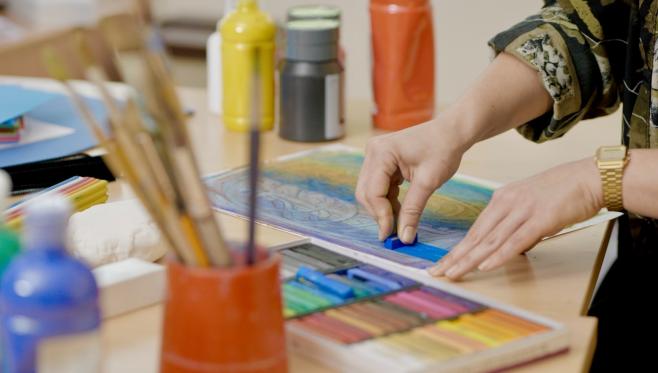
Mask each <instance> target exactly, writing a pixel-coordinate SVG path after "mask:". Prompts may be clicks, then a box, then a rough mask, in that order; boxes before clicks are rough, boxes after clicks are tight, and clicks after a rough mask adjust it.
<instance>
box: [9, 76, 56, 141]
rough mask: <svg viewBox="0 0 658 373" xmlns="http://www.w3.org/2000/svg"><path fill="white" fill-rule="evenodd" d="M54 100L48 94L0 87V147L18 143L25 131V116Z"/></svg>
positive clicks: (15, 87)
mask: <svg viewBox="0 0 658 373" xmlns="http://www.w3.org/2000/svg"><path fill="white" fill-rule="evenodd" d="M52 98H53V97H52V95H51V94H49V93H47V92H40V91H34V90H29V89H25V88H22V87H19V86H11V85H0V102H2V106H0V145H1V144H12V143H18V142H19V141H20V140H21V133H22V132H23V130H24V129H25V120H26V119H25V115H27V114H28V113H29V112H30V111H32V110H34V109H36V108H38V107H39V106H41V105H42V104H44V103H46V102H47V101H49V100H51V99H52ZM0 149H2V147H1V146H0Z"/></svg>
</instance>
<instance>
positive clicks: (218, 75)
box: [206, 0, 236, 115]
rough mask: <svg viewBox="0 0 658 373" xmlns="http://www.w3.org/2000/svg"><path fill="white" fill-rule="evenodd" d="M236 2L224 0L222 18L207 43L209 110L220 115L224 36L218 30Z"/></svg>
mask: <svg viewBox="0 0 658 373" xmlns="http://www.w3.org/2000/svg"><path fill="white" fill-rule="evenodd" d="M235 3H236V2H235V0H224V11H223V15H222V19H220V20H219V21H218V22H217V27H216V28H215V32H213V33H212V35H210V37H209V38H208V42H207V43H206V69H207V75H206V76H207V83H206V85H207V87H206V90H207V93H208V110H210V112H211V113H213V114H218V115H219V114H221V113H222V38H221V36H220V35H219V31H218V30H219V25H220V24H221V23H222V21H223V20H224V18H226V15H227V14H228V13H230V12H232V11H233V10H234V9H235Z"/></svg>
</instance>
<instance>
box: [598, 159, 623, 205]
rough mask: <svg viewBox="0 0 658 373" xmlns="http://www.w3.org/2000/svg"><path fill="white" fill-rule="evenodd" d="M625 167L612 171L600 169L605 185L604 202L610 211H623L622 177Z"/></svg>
mask: <svg viewBox="0 0 658 373" xmlns="http://www.w3.org/2000/svg"><path fill="white" fill-rule="evenodd" d="M623 170H624V169H623V167H618V168H611V169H599V172H600V173H601V181H602V185H603V202H604V203H605V206H606V208H607V209H608V210H609V211H622V210H623V209H624V204H623V201H622V191H621V185H622V176H623Z"/></svg>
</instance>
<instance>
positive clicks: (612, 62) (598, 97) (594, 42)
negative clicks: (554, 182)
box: [489, 0, 631, 142]
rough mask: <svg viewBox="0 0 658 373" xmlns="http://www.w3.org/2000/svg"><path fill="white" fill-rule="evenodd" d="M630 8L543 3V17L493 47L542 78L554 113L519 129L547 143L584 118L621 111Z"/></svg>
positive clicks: (581, 1)
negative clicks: (621, 83)
mask: <svg viewBox="0 0 658 373" xmlns="http://www.w3.org/2000/svg"><path fill="white" fill-rule="evenodd" d="M630 8H631V5H629V4H628V2H626V1H623V0H617V1H615V0H595V1H586V0H564V1H561V0H558V1H555V0H553V1H545V2H544V7H543V8H542V9H541V11H540V12H539V13H538V14H536V15H533V16H530V17H528V18H527V19H525V20H524V21H522V22H520V23H518V24H517V25H515V26H513V27H511V28H510V29H508V30H506V31H503V32H501V33H500V34H498V35H496V36H495V37H494V38H493V39H491V40H490V41H489V45H490V47H491V48H492V49H493V50H494V52H495V53H496V54H498V53H500V52H506V53H509V54H511V55H513V56H516V57H517V58H519V59H521V60H522V61H524V62H525V63H527V64H528V65H530V66H531V67H533V68H534V69H536V70H537V71H538V72H539V73H540V75H541V78H542V81H543V83H544V86H545V88H546V90H547V91H548V93H549V94H550V95H551V97H552V98H553V102H554V103H553V109H552V110H551V111H550V112H548V113H546V114H545V115H543V116H541V117H539V118H536V119H534V120H532V121H530V122H529V123H526V124H524V125H522V126H520V127H519V128H518V131H519V132H520V133H521V134H522V135H523V136H525V137H526V138H528V139H530V140H532V141H536V142H543V141H546V140H550V139H554V138H558V137H560V136H562V135H564V134H565V133H566V132H567V131H568V130H569V129H570V128H571V127H572V126H573V125H574V124H576V123H577V122H578V121H579V120H581V119H584V118H591V117H595V116H600V115H605V114H609V113H611V112H613V111H615V110H616V108H617V107H618V105H619V97H620V90H619V86H618V84H619V83H620V82H621V77H622V74H623V69H624V58H625V55H626V46H627V43H626V40H627V38H626V36H627V35H626V34H627V32H628V19H629V12H630V10H631V9H630Z"/></svg>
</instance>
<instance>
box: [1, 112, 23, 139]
mask: <svg viewBox="0 0 658 373" xmlns="http://www.w3.org/2000/svg"><path fill="white" fill-rule="evenodd" d="M23 128H25V120H24V119H23V117H22V116H21V117H16V118H12V119H9V120H6V121H4V122H2V123H0V144H7V143H16V142H19V141H20V139H21V131H22V130H23Z"/></svg>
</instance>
